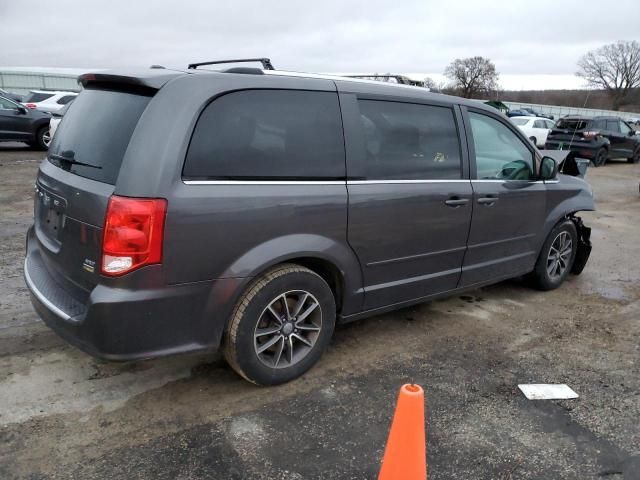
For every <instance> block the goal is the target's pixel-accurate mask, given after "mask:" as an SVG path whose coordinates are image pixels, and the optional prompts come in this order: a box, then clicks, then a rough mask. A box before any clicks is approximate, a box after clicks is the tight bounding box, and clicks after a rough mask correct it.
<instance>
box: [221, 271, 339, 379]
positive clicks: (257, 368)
mask: <svg viewBox="0 0 640 480" xmlns="http://www.w3.org/2000/svg"><path fill="white" fill-rule="evenodd" d="M335 321H336V304H335V299H334V297H333V292H332V291H331V288H329V285H327V283H326V282H325V281H324V280H323V279H322V277H320V276H319V275H317V274H316V273H314V272H313V271H311V270H309V269H307V268H304V267H301V266H299V265H295V264H283V265H279V266H277V267H274V268H273V269H271V270H269V271H268V272H267V273H265V274H264V275H262V276H261V277H260V278H258V279H257V280H256V281H254V283H253V284H252V285H250V286H249V288H248V289H247V290H246V292H245V293H244V294H243V295H242V297H241V298H240V300H239V301H238V303H237V305H236V307H235V309H234V311H233V313H232V315H231V320H230V321H229V324H228V326H227V330H226V332H225V337H224V345H223V353H224V356H225V359H226V360H227V362H228V363H229V365H230V366H231V368H233V369H234V370H235V371H236V372H237V373H238V374H239V375H241V376H242V377H244V378H245V379H247V380H249V381H250V382H253V383H255V384H258V385H277V384H280V383H284V382H288V381H290V380H293V379H294V378H297V377H299V376H301V375H302V374H304V373H305V372H306V371H307V370H309V369H310V368H311V367H312V366H313V365H314V364H315V363H316V362H317V361H318V359H319V358H320V356H321V355H322V353H323V352H324V350H325V349H326V347H327V345H328V344H329V342H330V340H331V337H332V335H333V330H334V326H335Z"/></svg>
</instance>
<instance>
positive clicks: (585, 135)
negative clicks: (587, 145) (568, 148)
mask: <svg viewBox="0 0 640 480" xmlns="http://www.w3.org/2000/svg"><path fill="white" fill-rule="evenodd" d="M598 135H600V132H596V131H595V130H592V131H588V132H582V137H583V138H588V139H592V138H596V137H597V136H598Z"/></svg>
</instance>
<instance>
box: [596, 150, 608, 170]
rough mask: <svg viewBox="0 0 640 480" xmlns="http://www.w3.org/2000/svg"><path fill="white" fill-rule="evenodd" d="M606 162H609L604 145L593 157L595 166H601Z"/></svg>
mask: <svg viewBox="0 0 640 480" xmlns="http://www.w3.org/2000/svg"><path fill="white" fill-rule="evenodd" d="M605 163H607V149H606V148H604V147H601V148H599V149H598V151H597V152H596V156H595V157H593V166H594V167H601V166H603V165H604V164H605Z"/></svg>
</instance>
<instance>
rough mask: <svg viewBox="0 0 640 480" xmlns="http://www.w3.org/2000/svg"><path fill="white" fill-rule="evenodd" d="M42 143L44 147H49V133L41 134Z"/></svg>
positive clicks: (48, 131)
mask: <svg viewBox="0 0 640 480" xmlns="http://www.w3.org/2000/svg"><path fill="white" fill-rule="evenodd" d="M42 143H44V145H45V147H47V148H48V147H49V145H50V144H51V131H50V130H47V131H46V132H44V133H43V134H42Z"/></svg>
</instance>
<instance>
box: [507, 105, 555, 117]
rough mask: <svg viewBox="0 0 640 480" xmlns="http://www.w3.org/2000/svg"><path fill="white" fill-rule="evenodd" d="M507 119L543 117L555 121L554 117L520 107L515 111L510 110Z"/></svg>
mask: <svg viewBox="0 0 640 480" xmlns="http://www.w3.org/2000/svg"><path fill="white" fill-rule="evenodd" d="M507 117H542V118H548V119H549V120H553V115H549V114H546V113H539V112H536V111H535V110H534V109H533V108H529V107H520V108H517V109H515V110H509V112H508V113H507Z"/></svg>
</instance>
